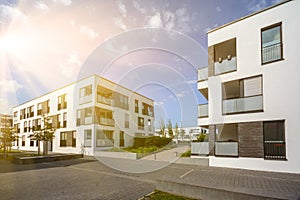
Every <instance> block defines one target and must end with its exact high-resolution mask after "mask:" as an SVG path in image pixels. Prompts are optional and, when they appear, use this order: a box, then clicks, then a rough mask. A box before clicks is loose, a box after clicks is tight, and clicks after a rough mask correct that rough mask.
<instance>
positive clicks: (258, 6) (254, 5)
mask: <svg viewBox="0 0 300 200" xmlns="http://www.w3.org/2000/svg"><path fill="white" fill-rule="evenodd" d="M247 3H248V5H247V10H248V11H250V12H256V11H259V10H262V9H264V8H265V7H266V6H267V0H261V1H258V2H257V1H249V2H248V1H247Z"/></svg>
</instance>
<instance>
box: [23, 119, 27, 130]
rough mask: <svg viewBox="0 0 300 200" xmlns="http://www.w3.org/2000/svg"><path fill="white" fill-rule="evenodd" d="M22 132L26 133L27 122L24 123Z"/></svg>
mask: <svg viewBox="0 0 300 200" xmlns="http://www.w3.org/2000/svg"><path fill="white" fill-rule="evenodd" d="M24 132H27V121H25V122H24Z"/></svg>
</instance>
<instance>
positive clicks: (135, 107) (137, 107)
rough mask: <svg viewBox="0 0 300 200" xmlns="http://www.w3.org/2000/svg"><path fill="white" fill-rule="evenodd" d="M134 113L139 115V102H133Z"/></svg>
mask: <svg viewBox="0 0 300 200" xmlns="http://www.w3.org/2000/svg"><path fill="white" fill-rule="evenodd" d="M134 111H135V112H136V113H139V101H138V100H134Z"/></svg>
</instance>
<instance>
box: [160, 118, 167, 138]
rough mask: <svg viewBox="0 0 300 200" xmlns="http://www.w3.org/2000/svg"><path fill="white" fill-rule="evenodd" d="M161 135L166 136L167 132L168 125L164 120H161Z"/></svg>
mask: <svg viewBox="0 0 300 200" xmlns="http://www.w3.org/2000/svg"><path fill="white" fill-rule="evenodd" d="M159 129H160V130H159V133H160V134H161V135H163V136H165V130H166V125H165V121H164V120H163V119H160V121H159Z"/></svg>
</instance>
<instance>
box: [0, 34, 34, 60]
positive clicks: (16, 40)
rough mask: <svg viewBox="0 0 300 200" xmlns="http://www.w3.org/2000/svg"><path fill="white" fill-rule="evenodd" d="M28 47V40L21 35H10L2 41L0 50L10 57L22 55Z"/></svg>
mask: <svg viewBox="0 0 300 200" xmlns="http://www.w3.org/2000/svg"><path fill="white" fill-rule="evenodd" d="M28 45H29V43H28V41H26V38H24V37H23V36H22V35H20V34H9V35H5V36H4V37H2V38H1V39H0V50H1V51H3V52H5V53H7V54H9V55H14V56H20V55H22V52H23V51H24V50H26V46H28Z"/></svg>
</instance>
